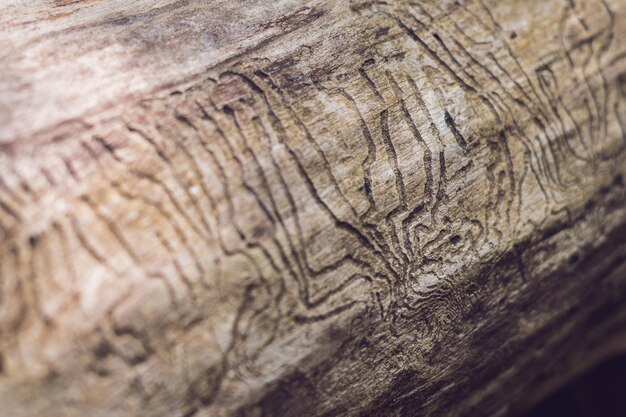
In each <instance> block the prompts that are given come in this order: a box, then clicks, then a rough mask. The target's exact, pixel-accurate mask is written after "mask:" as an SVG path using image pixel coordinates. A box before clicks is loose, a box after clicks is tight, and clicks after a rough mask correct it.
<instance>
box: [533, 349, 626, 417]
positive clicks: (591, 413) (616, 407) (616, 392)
mask: <svg viewBox="0 0 626 417" xmlns="http://www.w3.org/2000/svg"><path fill="white" fill-rule="evenodd" d="M522 417H626V355H624V356H619V357H614V358H611V359H609V360H607V361H605V362H602V363H600V364H599V365H598V366H596V367H595V368H593V369H591V370H590V371H588V372H587V373H585V374H583V375H580V376H579V377H578V378H576V379H575V380H573V381H572V382H570V383H569V384H568V385H566V386H565V387H563V388H561V389H560V390H558V391H556V392H555V393H553V394H552V395H550V396H549V397H548V398H546V399H545V400H543V401H542V402H541V403H539V404H538V405H537V406H535V407H534V408H533V409H532V410H531V411H530V412H529V413H526V414H524V415H523V416H522Z"/></svg>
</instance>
